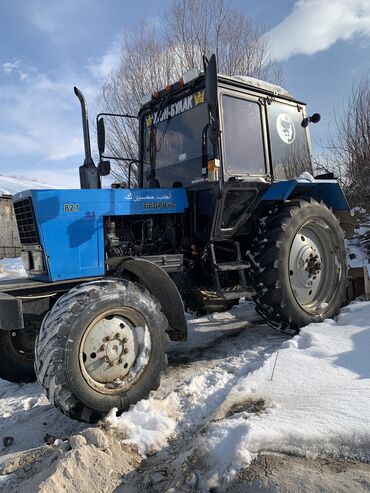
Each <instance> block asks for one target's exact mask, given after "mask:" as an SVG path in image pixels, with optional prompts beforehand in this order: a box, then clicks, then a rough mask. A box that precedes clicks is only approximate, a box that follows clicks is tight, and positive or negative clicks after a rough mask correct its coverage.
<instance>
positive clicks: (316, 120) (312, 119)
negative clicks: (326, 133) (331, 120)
mask: <svg viewBox="0 0 370 493" xmlns="http://www.w3.org/2000/svg"><path fill="white" fill-rule="evenodd" d="M320 120H321V115H320V113H314V114H313V115H312V116H310V122H311V123H319V121H320Z"/></svg>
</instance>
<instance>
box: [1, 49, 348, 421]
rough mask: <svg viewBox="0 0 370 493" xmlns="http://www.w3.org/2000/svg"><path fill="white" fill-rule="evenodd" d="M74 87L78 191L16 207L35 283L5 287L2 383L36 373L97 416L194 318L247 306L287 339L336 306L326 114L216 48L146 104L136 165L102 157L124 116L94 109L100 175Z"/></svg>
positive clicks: (339, 228)
mask: <svg viewBox="0 0 370 493" xmlns="http://www.w3.org/2000/svg"><path fill="white" fill-rule="evenodd" d="M75 93H76V95H77V96H78V98H79V100H80V103H81V108H82V121H83V133H84V144H85V154H86V157H85V162H84V164H83V165H82V166H81V167H80V181H81V189H78V190H29V191H25V192H21V193H18V194H17V195H15V196H14V199H13V200H14V209H15V215H16V220H17V226H18V232H19V236H20V241H21V244H22V258H23V263H24V267H25V270H26V271H27V279H15V280H6V281H5V280H4V281H1V283H0V291H1V293H0V353H1V355H0V377H1V378H4V379H7V380H10V381H21V382H27V381H32V380H33V379H34V378H35V376H36V377H37V380H38V381H39V383H40V384H41V386H42V387H43V389H44V392H45V394H46V396H47V397H48V399H49V401H50V402H51V403H52V404H54V406H56V407H57V408H58V409H60V410H61V411H62V412H63V413H65V414H66V415H68V416H70V417H71V418H74V419H78V420H82V421H85V422H96V421H97V420H99V419H101V418H102V417H103V416H104V415H105V414H106V413H107V412H108V411H109V410H110V409H111V408H113V407H117V408H118V409H119V410H120V411H125V410H127V409H128V408H129V407H130V405H131V404H134V403H135V402H137V401H138V400H140V399H144V398H146V397H147V396H148V395H149V393H150V392H151V391H153V390H155V389H157V388H158V386H159V385H160V374H161V372H162V371H163V370H164V369H165V368H166V363H167V358H166V346H167V343H168V341H169V340H175V341H181V340H185V339H186V337H187V324H186V318H185V313H184V312H185V310H187V309H188V310H192V311H198V312H210V311H212V310H213V311H214V310H221V309H224V308H227V307H229V306H231V305H233V304H236V303H237V302H238V300H239V299H240V298H243V297H247V298H252V299H253V300H254V302H255V304H256V309H257V311H258V313H259V314H260V315H261V316H262V317H263V318H264V319H265V320H266V322H267V323H268V324H269V325H271V326H272V327H275V328H276V329H278V330H281V331H285V332H289V333H292V334H294V333H296V332H297V331H298V330H299V328H300V327H301V326H304V325H307V324H309V323H311V322H320V321H321V320H323V319H325V318H331V317H334V316H335V315H336V314H337V313H338V310H339V308H340V307H341V305H342V304H343V302H344V300H345V292H346V283H347V265H346V251H345V244H344V233H345V232H346V231H350V230H351V216H350V212H349V206H348V203H347V201H346V198H345V196H344V194H343V192H342V190H341V188H340V186H339V184H338V183H337V181H336V180H335V179H333V176H332V175H329V174H328V175H322V176H316V178H312V176H311V175H312V163H311V151H310V140H309V131H308V126H309V124H310V123H311V122H312V123H314V122H316V121H318V120H319V115H317V114H314V115H313V116H308V115H307V113H306V106H305V104H304V103H302V102H300V101H297V100H296V99H294V98H293V97H292V96H291V95H290V94H288V92H286V91H285V90H284V89H282V88H281V87H279V86H276V85H273V84H270V83H267V82H262V81H259V80H256V79H253V78H248V77H244V78H238V77H228V76H224V75H218V74H217V71H216V61H215V57H214V55H213V56H212V57H211V59H210V60H209V61H208V60H206V63H205V71H204V72H203V73H200V72H198V71H195V70H192V71H189V72H188V73H186V74H185V75H184V77H183V78H182V79H181V80H180V81H178V82H176V83H174V84H172V85H171V86H168V87H166V89H164V90H162V91H159V92H156V93H155V94H154V95H148V96H147V97H146V98H145V100H144V102H143V105H142V107H141V109H140V111H139V114H138V116H137V119H138V125H139V136H140V145H139V153H138V156H137V157H136V158H135V159H131V158H130V157H127V156H126V157H125V156H112V157H109V156H106V151H105V148H106V143H105V133H106V128H107V125H105V124H104V121H105V122H107V118H109V117H111V116H117V115H108V114H100V115H98V118H97V134H98V149H99V154H100V160H99V164H98V166H95V164H94V162H93V159H92V156H91V151H90V138H89V127H88V116H87V109H86V104H85V100H84V97H83V95H82V93H81V92H80V91H79V90H78V89H77V88H75ZM120 116H121V117H125V116H128V117H129V116H130V115H120ZM117 157H118V159H120V160H121V161H123V160H126V161H131V162H130V164H129V168H130V173H131V176H129V179H128V183H121V184H116V185H114V187H113V188H102V187H101V177H102V176H105V175H107V174H109V173H110V161H109V160H108V159H107V158H109V159H110V160H112V159H113V158H117ZM134 167H135V173H134ZM136 171H137V172H136ZM133 176H136V177H137V179H136V181H135V186H131V185H132V184H131V182H133V180H132V179H131V177H133Z"/></svg>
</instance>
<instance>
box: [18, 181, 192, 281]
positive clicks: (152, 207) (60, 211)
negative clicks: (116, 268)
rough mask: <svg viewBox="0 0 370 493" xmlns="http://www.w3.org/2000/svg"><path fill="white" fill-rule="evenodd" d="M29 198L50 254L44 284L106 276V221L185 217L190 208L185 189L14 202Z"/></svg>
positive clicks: (35, 195) (68, 194) (49, 194)
mask: <svg viewBox="0 0 370 493" xmlns="http://www.w3.org/2000/svg"><path fill="white" fill-rule="evenodd" d="M25 197H31V199H32V203H33V208H34V213H35V216H36V217H35V219H36V223H37V227H38V232H39V235H40V243H41V245H42V247H43V249H44V253H45V258H46V264H47V270H48V277H47V278H45V276H44V277H42V276H40V277H37V279H39V280H43V281H58V280H62V279H78V278H81V277H94V276H102V275H104V274H105V263H104V218H105V217H107V216H126V215H146V214H149V215H155V214H169V213H171V214H181V213H183V212H184V211H185V209H186V208H187V207H188V200H187V195H186V191H185V189H184V188H175V189H163V188H156V189H131V190H128V189H101V190H27V191H25V192H21V193H19V194H17V195H15V196H14V198H13V200H14V202H16V201H18V200H21V199H24V198H25ZM35 278H36V277H35Z"/></svg>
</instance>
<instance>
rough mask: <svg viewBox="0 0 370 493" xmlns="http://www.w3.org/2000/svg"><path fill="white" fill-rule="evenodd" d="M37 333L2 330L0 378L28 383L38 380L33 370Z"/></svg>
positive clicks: (25, 330) (23, 330) (0, 335)
mask: <svg viewBox="0 0 370 493" xmlns="http://www.w3.org/2000/svg"><path fill="white" fill-rule="evenodd" d="M35 338H36V333H35V331H32V330H29V329H22V330H0V378H3V379H4V380H8V381H9V382H16V383H21V382H24V383H27V382H33V381H34V380H36V375H35V372H34V369H33V363H34V346H35Z"/></svg>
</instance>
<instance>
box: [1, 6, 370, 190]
mask: <svg viewBox="0 0 370 493" xmlns="http://www.w3.org/2000/svg"><path fill="white" fill-rule="evenodd" d="M170 2H171V0H156V1H155V2H153V1H149V0H136V1H135V2H131V1H122V0H104V1H103V0H0V149H1V152H0V174H3V175H9V176H22V177H27V178H36V179H38V180H40V181H44V182H46V183H50V184H52V185H56V186H63V187H75V188H78V186H79V182H78V166H80V165H81V164H82V163H83V159H84V157H83V142H82V129H81V115H80V107H79V103H78V101H77V99H76V97H75V95H74V93H73V87H74V86H75V85H76V86H78V87H79V88H80V89H81V90H82V91H83V93H84V94H85V96H86V98H87V100H88V103H89V112H90V118H92V117H93V116H94V114H95V112H96V99H97V96H98V94H99V90H100V88H101V86H102V84H103V82H104V80H105V78H106V77H107V76H108V75H109V73H110V72H111V70H112V69H114V68H116V67H117V66H118V64H119V59H120V45H121V39H122V36H123V34H124V32H125V31H126V30H128V29H132V28H133V26H134V25H135V23H136V22H138V21H140V19H141V18H145V19H147V20H148V21H150V22H153V23H154V25H158V28H160V24H161V19H162V18H163V12H164V11H165V9H166V8H168V6H169V5H170ZM230 3H231V4H232V6H233V7H235V8H237V9H239V10H240V11H241V12H242V13H244V14H245V15H246V16H248V17H249V18H251V19H252V20H254V21H255V22H257V23H258V24H262V25H263V26H264V28H265V30H266V32H267V36H268V38H269V40H270V44H271V51H272V54H273V55H274V57H275V58H276V59H277V60H279V61H280V63H281V65H282V69H283V77H284V87H285V88H286V89H288V90H289V91H290V92H291V93H292V94H293V95H294V96H295V97H296V98H298V99H299V100H301V101H305V102H307V103H308V109H309V113H310V114H312V113H315V112H319V113H320V114H321V116H322V120H321V122H320V123H319V124H316V125H312V126H311V137H312V141H313V151H314V153H315V154H317V153H319V152H320V145H321V144H322V143H325V141H326V140H327V139H328V136H329V135H330V134H332V135H335V115H336V117H337V118H338V117H340V115H341V113H342V111H343V107H344V105H345V101H346V98H347V96H348V94H349V92H350V89H351V86H352V84H353V83H355V82H356V81H358V80H360V78H361V77H363V76H364V75H365V74H366V73H367V72H368V71H369V69H370V0H330V1H329V0H260V1H259V2H256V1H255V0H230ZM92 134H93V132H92ZM94 145H95V144H94V143H93V148H94Z"/></svg>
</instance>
